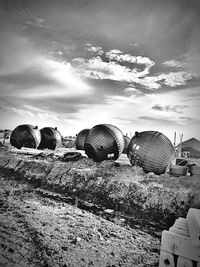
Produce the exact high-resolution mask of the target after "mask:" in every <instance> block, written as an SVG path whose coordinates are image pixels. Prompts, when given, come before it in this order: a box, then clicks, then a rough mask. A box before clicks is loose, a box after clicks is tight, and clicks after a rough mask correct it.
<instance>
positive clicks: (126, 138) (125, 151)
mask: <svg viewBox="0 0 200 267" xmlns="http://www.w3.org/2000/svg"><path fill="white" fill-rule="evenodd" d="M130 140H131V139H130V138H129V137H128V136H126V135H124V150H123V152H122V154H126V153H127V147H128V144H129V142H130Z"/></svg>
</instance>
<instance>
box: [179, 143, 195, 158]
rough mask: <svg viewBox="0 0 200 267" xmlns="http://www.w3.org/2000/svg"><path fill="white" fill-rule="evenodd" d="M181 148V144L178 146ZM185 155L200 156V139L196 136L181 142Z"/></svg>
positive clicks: (183, 154)
mask: <svg viewBox="0 0 200 267" xmlns="http://www.w3.org/2000/svg"><path fill="white" fill-rule="evenodd" d="M177 148H180V144H179V145H178V146H177ZM181 152H182V156H183V157H188V158H200V141H199V140H198V139H196V138H190V139H188V140H186V141H184V142H182V144H181Z"/></svg>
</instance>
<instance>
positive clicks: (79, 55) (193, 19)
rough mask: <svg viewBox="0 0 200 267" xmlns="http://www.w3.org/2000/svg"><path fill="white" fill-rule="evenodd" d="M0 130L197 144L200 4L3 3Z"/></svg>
mask: <svg viewBox="0 0 200 267" xmlns="http://www.w3.org/2000/svg"><path fill="white" fill-rule="evenodd" d="M0 25H1V30H0V92H1V95H0V128H1V129H5V128H9V129H14V128H15V127H16V126H17V125H19V124H25V123H29V124H33V125H38V127H39V128H42V127H45V126H53V127H55V126H57V127H58V129H59V130H60V132H61V134H62V135H64V136H65V135H73V134H76V133H78V132H79V131H80V130H82V129H83V128H91V127H93V126H94V125H96V124H99V123H110V124H113V125H115V126H117V127H119V128H120V129H121V130H122V131H123V133H124V134H125V133H130V132H132V134H134V132H135V131H145V130H158V131H161V132H162V133H164V134H166V135H167V136H168V137H169V138H170V139H171V140H173V136H174V132H175V131H176V132H177V136H179V135H180V134H181V133H183V134H184V137H183V139H188V138H191V137H196V138H198V139H200V126H199V125H200V115H199V114H200V101H199V100H200V1H198V0H34V1H33V0H4V1H3V0H0Z"/></svg>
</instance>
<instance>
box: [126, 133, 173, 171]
mask: <svg viewBox="0 0 200 267" xmlns="http://www.w3.org/2000/svg"><path fill="white" fill-rule="evenodd" d="M174 152H175V150H174V147H173V145H172V143H171V141H170V140H169V139H168V138H167V137H166V136H165V135H164V134H162V133H160V132H157V131H145V132H140V133H138V132H135V135H134V136H133V137H132V139H131V141H130V143H129V145H128V148H127V156H128V158H129V159H130V163H131V164H132V165H138V166H140V167H142V168H143V170H144V171H145V172H147V173H148V172H154V173H155V174H162V173H164V172H165V171H166V168H167V166H168V165H169V163H170V160H171V158H172V156H173V155H174Z"/></svg>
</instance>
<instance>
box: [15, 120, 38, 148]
mask: <svg viewBox="0 0 200 267" xmlns="http://www.w3.org/2000/svg"><path fill="white" fill-rule="evenodd" d="M40 141H41V133H40V130H39V129H38V127H37V126H33V125H30V124H22V125H19V126H17V127H16V128H15V129H14V130H13V131H12V133H11V136H10V144H11V145H12V146H14V147H16V148H18V149H20V148H21V147H29V148H37V147H38V146H39V144H40Z"/></svg>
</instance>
